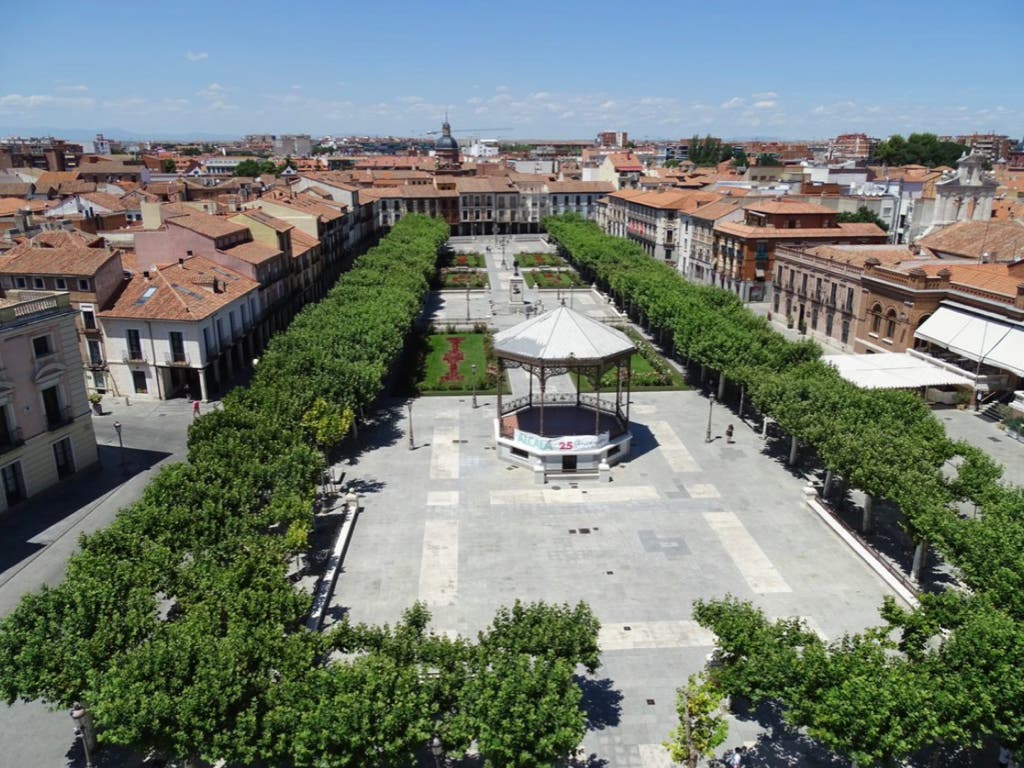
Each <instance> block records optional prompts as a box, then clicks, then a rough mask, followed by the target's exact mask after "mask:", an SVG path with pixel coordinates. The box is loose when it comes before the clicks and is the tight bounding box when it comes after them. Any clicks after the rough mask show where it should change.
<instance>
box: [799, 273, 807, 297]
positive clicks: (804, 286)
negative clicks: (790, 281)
mask: <svg viewBox="0 0 1024 768" xmlns="http://www.w3.org/2000/svg"><path fill="white" fill-rule="evenodd" d="M800 293H802V294H806V293H807V275H806V274H804V275H800Z"/></svg>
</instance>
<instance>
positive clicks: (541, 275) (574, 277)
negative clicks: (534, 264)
mask: <svg viewBox="0 0 1024 768" xmlns="http://www.w3.org/2000/svg"><path fill="white" fill-rule="evenodd" d="M523 276H524V277H525V278H526V284H527V285H529V286H530V287H531V288H568V287H569V286H572V287H573V288H580V287H582V286H583V284H584V283H583V281H582V280H580V276H579V275H578V274H576V272H574V271H572V270H565V271H563V272H544V271H540V270H533V271H530V272H523Z"/></svg>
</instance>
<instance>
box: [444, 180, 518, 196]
mask: <svg viewBox="0 0 1024 768" xmlns="http://www.w3.org/2000/svg"><path fill="white" fill-rule="evenodd" d="M455 188H456V189H457V190H458V191H459V193H460V194H463V195H465V194H467V193H469V194H473V193H477V192H481V193H483V192H490V193H495V192H515V191H516V190H515V187H513V186H512V182H511V181H510V180H509V178H508V177H507V176H483V177H481V176H475V177H474V176H465V177H459V178H457V179H455Z"/></svg>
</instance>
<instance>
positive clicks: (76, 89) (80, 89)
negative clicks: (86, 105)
mask: <svg viewBox="0 0 1024 768" xmlns="http://www.w3.org/2000/svg"><path fill="white" fill-rule="evenodd" d="M56 90H57V92H58V93H85V92H86V91H88V90H89V86H88V85H58V86H57V88H56Z"/></svg>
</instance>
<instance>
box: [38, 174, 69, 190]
mask: <svg viewBox="0 0 1024 768" xmlns="http://www.w3.org/2000/svg"><path fill="white" fill-rule="evenodd" d="M77 178H78V171H44V172H43V173H42V174H40V176H39V178H38V179H36V191H37V192H45V191H46V190H48V189H53V188H56V187H59V186H60V185H61V184H62V183H63V182H65V181H74V180H75V179H77Z"/></svg>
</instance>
